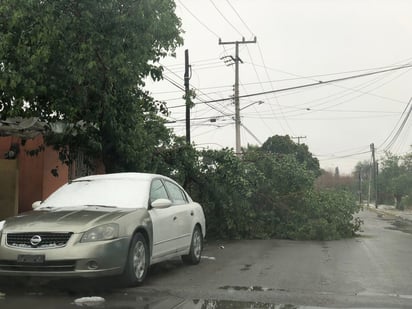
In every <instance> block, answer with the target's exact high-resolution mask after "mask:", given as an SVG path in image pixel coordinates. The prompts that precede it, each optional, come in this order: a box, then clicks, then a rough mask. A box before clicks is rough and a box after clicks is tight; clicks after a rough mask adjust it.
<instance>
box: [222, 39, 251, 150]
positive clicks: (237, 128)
mask: <svg viewBox="0 0 412 309" xmlns="http://www.w3.org/2000/svg"><path fill="white" fill-rule="evenodd" d="M250 43H256V37H255V39H254V40H253V41H246V40H245V38H242V41H232V42H222V39H219V45H229V44H235V47H236V48H235V58H234V59H233V57H232V60H234V62H235V96H234V100H235V131H236V154H237V155H238V156H239V155H240V154H241V145H240V106H239V62H242V63H243V61H242V60H241V59H240V58H239V44H250Z"/></svg>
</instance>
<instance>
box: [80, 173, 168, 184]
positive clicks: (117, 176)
mask: <svg viewBox="0 0 412 309" xmlns="http://www.w3.org/2000/svg"><path fill="white" fill-rule="evenodd" d="M154 178H163V179H168V180H172V179H170V178H169V177H166V176H163V175H159V174H151V173H133V172H127V173H111V174H99V175H90V176H85V177H80V178H76V179H73V180H72V182H76V181H93V180H146V181H147V180H152V179H154ZM172 181H173V180H172Z"/></svg>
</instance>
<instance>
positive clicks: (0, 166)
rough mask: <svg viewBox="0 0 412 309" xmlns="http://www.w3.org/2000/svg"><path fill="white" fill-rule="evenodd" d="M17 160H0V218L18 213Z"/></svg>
mask: <svg viewBox="0 0 412 309" xmlns="http://www.w3.org/2000/svg"><path fill="white" fill-rule="evenodd" d="M18 177H19V171H18V166H17V160H0V220H3V219H5V218H7V217H11V216H14V215H16V214H17V213H18V196H19V190H18Z"/></svg>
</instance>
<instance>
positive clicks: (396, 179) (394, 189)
mask: <svg viewBox="0 0 412 309" xmlns="http://www.w3.org/2000/svg"><path fill="white" fill-rule="evenodd" d="M411 193H412V170H411V154H406V155H404V156H398V155H394V154H392V153H389V152H387V153H385V156H384V157H383V158H382V160H381V172H380V175H379V194H380V195H381V199H383V201H384V202H387V203H392V202H393V200H395V206H396V208H398V209H403V207H404V205H403V204H402V203H401V202H402V198H403V197H404V196H406V195H408V194H411Z"/></svg>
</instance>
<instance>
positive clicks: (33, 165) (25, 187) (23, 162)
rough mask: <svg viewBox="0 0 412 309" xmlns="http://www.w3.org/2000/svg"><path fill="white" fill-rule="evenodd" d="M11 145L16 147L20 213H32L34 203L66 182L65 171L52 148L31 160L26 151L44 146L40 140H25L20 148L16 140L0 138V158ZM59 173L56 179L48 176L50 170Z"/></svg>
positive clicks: (37, 138) (39, 137) (66, 173)
mask: <svg viewBox="0 0 412 309" xmlns="http://www.w3.org/2000/svg"><path fill="white" fill-rule="evenodd" d="M11 143H19V145H20V152H19V155H18V158H17V160H18V165H19V212H23V211H28V210H31V205H32V203H33V202H35V201H38V200H44V199H45V198H46V197H48V196H49V195H50V194H51V193H52V192H53V191H54V190H56V189H57V188H59V187H60V186H61V185H63V184H65V183H66V182H67V180H68V168H67V166H65V165H63V164H62V163H60V161H59V157H58V152H57V151H55V150H53V149H52V148H51V147H47V148H46V149H45V150H44V151H41V152H39V153H38V155H37V156H30V155H28V154H27V153H26V151H30V150H33V149H37V148H38V147H39V146H40V145H42V144H43V138H42V137H41V136H38V137H36V138H34V139H30V140H27V141H26V143H25V145H24V146H22V145H21V141H20V139H18V138H16V137H0V156H3V155H4V153H5V152H6V151H8V150H9V148H10V145H11ZM56 167H57V169H58V171H59V176H58V177H54V176H53V175H52V173H51V170H52V169H53V168H56Z"/></svg>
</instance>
